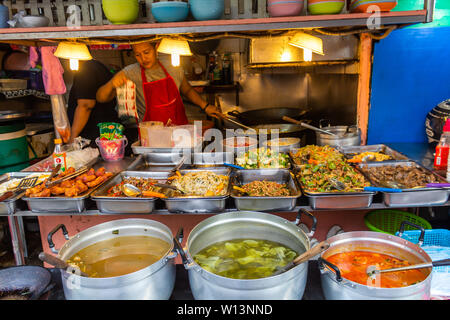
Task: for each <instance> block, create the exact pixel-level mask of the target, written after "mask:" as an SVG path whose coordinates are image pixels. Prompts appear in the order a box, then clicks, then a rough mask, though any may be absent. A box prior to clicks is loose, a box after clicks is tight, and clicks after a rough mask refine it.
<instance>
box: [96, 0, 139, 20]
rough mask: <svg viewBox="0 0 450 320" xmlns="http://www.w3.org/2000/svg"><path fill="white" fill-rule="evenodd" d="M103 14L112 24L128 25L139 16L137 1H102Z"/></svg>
mask: <svg viewBox="0 0 450 320" xmlns="http://www.w3.org/2000/svg"><path fill="white" fill-rule="evenodd" d="M102 8H103V13H104V14H105V17H106V19H108V20H109V21H110V22H111V23H112V24H130V23H133V22H135V21H136V19H137V18H138V14H139V1H138V0H102Z"/></svg>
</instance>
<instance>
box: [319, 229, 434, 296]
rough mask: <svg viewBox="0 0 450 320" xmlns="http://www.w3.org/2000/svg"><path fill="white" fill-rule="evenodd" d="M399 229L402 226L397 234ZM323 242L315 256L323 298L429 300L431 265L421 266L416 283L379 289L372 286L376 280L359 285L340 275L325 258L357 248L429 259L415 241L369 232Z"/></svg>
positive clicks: (420, 260) (418, 260)
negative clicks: (421, 278) (420, 278)
mask: <svg viewBox="0 0 450 320" xmlns="http://www.w3.org/2000/svg"><path fill="white" fill-rule="evenodd" d="M406 223H407V222H406ZM408 224H410V223H408ZM402 230H403V225H402V227H401V231H400V234H399V235H400V236H401V233H402V232H403V231H402ZM422 230H423V228H422ZM423 235H424V231H423V233H422V235H421V238H422V239H423ZM327 242H328V243H329V244H330V247H329V248H328V249H327V250H325V251H324V252H322V254H321V257H320V258H319V268H320V272H321V276H320V277H321V283H322V290H323V293H324V295H325V298H326V299H327V300H375V299H377V300H400V299H401V300H419V299H430V288H431V268H427V269H421V270H422V271H423V272H424V273H425V274H426V275H427V278H426V279H425V280H424V281H422V282H419V283H417V284H414V285H411V286H407V287H402V288H380V287H376V282H375V284H374V286H372V285H362V284H359V283H356V282H353V281H350V280H348V279H345V278H342V277H341V275H340V271H339V268H338V267H337V266H335V265H333V264H331V263H330V262H328V261H327V260H326V259H327V257H330V256H332V255H333V254H337V253H341V252H345V251H356V250H361V251H371V252H376V253H381V254H387V255H390V256H394V257H396V258H399V259H404V260H407V261H408V262H410V263H411V264H416V263H424V262H431V258H430V257H429V256H428V254H427V253H426V252H425V251H424V250H422V249H421V248H420V247H419V246H417V245H416V244H414V243H412V242H409V241H407V240H405V239H402V238H401V237H397V236H393V235H390V234H386V233H381V232H373V231H356V232H345V233H341V234H338V235H336V236H333V237H331V238H329V239H327ZM331 270H333V271H331Z"/></svg>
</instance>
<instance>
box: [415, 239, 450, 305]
mask: <svg viewBox="0 0 450 320" xmlns="http://www.w3.org/2000/svg"><path fill="white" fill-rule="evenodd" d="M422 249H423V250H424V251H425V252H426V253H427V254H428V255H429V256H430V258H431V260H432V261H437V260H443V259H448V258H450V247H442V246H422ZM430 293H431V296H432V297H441V298H442V297H445V298H446V299H450V266H448V267H433V271H432V276H431V290H430Z"/></svg>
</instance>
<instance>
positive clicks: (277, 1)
mask: <svg viewBox="0 0 450 320" xmlns="http://www.w3.org/2000/svg"><path fill="white" fill-rule="evenodd" d="M303 4H304V1H303V0H267V11H268V12H269V15H270V16H271V17H289V16H298V15H299V14H300V13H301V12H302V10H303Z"/></svg>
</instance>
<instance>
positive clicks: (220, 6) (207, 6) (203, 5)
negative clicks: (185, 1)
mask: <svg viewBox="0 0 450 320" xmlns="http://www.w3.org/2000/svg"><path fill="white" fill-rule="evenodd" d="M189 7H190V8H191V13H192V16H193V17H194V19H195V20H218V19H220V18H222V15H223V11H224V9H225V4H224V0H189Z"/></svg>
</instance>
